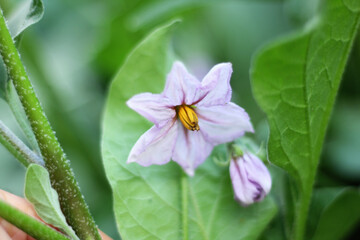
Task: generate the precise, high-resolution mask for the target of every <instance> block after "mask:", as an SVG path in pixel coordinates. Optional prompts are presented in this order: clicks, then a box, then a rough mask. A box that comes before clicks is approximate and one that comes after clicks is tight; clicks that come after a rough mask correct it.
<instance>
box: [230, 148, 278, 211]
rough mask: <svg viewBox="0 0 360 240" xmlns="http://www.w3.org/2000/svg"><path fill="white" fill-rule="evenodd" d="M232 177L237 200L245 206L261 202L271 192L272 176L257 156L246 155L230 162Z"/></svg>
mask: <svg viewBox="0 0 360 240" xmlns="http://www.w3.org/2000/svg"><path fill="white" fill-rule="evenodd" d="M230 176H231V181H232V185H233V189H234V194H235V199H236V200H237V201H239V202H241V203H242V204H243V205H249V204H252V203H254V202H258V201H261V200H262V199H263V198H264V197H265V196H266V194H268V193H269V192H270V188H271V176H270V173H269V171H268V170H267V168H266V166H265V165H264V163H263V162H262V161H261V160H260V159H259V158H258V157H256V156H255V155H253V154H250V153H245V154H244V156H242V157H239V158H237V159H235V160H232V161H231V162H230Z"/></svg>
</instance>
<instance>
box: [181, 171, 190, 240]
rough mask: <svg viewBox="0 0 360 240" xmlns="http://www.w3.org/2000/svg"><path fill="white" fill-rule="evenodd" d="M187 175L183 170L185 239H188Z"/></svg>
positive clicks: (183, 231) (182, 192)
mask: <svg viewBox="0 0 360 240" xmlns="http://www.w3.org/2000/svg"><path fill="white" fill-rule="evenodd" d="M187 178H188V177H187V175H186V174H185V173H184V172H183V173H182V176H181V196H182V199H181V200H182V201H181V202H182V226H183V228H182V235H183V240H188V235H189V234H188V225H189V224H188V204H189V202H188V200H189V197H188V193H189V188H188V179H187Z"/></svg>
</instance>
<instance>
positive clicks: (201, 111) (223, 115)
mask: <svg viewBox="0 0 360 240" xmlns="http://www.w3.org/2000/svg"><path fill="white" fill-rule="evenodd" d="M196 114H197V116H198V118H199V126H200V131H201V132H202V134H203V135H204V137H205V138H206V139H207V140H208V141H209V142H211V143H212V144H214V145H217V144H221V143H225V142H230V141H233V140H234V139H236V138H238V137H241V136H242V135H244V133H245V132H253V131H254V130H253V127H252V125H251V122H250V118H249V116H248V114H247V113H246V112H245V110H244V109H243V108H241V107H239V106H238V105H236V104H234V103H232V102H230V103H228V104H225V105H218V106H211V107H204V106H199V107H197V108H196Z"/></svg>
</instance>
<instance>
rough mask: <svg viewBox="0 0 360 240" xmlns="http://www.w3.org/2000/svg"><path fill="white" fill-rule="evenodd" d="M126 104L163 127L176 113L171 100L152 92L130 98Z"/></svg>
mask: <svg viewBox="0 0 360 240" xmlns="http://www.w3.org/2000/svg"><path fill="white" fill-rule="evenodd" d="M126 104H127V105H128V106H129V107H130V108H131V109H133V110H135V111H136V112H138V113H139V114H141V115H142V116H144V117H145V118H146V119H148V120H149V121H151V122H153V123H154V124H155V125H156V126H157V127H162V126H163V125H164V124H166V123H167V122H168V121H169V120H170V119H173V118H174V117H175V115H176V112H175V110H174V109H173V108H172V106H171V104H170V101H169V99H168V98H166V97H165V96H162V95H160V94H152V93H141V94H137V95H135V96H133V97H132V98H130V99H129V100H128V101H127V102H126Z"/></svg>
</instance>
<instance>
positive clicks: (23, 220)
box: [0, 200, 69, 240]
mask: <svg viewBox="0 0 360 240" xmlns="http://www.w3.org/2000/svg"><path fill="white" fill-rule="evenodd" d="M0 217H1V218H3V219H5V220H6V221H7V222H9V223H11V224H13V225H15V226H16V227H18V228H20V229H22V230H23V231H24V232H26V233H27V234H28V235H30V236H32V237H33V238H35V239H38V240H69V239H68V238H67V237H66V236H64V235H62V234H61V233H59V232H57V231H56V230H55V229H52V228H51V227H49V226H47V225H45V224H44V223H42V222H40V221H38V220H36V219H35V218H33V217H30V216H29V215H27V214H25V213H23V212H21V211H20V210H18V209H16V208H14V207H12V206H10V205H9V204H7V203H6V202H4V201H2V200H0Z"/></svg>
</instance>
